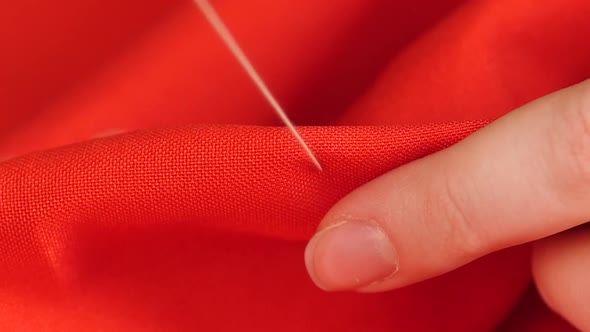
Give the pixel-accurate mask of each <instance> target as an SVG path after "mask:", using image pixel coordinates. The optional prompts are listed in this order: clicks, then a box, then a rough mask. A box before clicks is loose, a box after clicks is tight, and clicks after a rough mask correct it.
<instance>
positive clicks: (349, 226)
mask: <svg viewBox="0 0 590 332" xmlns="http://www.w3.org/2000/svg"><path fill="white" fill-rule="evenodd" d="M305 264H306V266H307V270H308V272H309V274H310V276H311V278H312V280H313V281H314V282H315V283H316V285H317V286H318V287H320V288H322V289H324V290H328V291H339V290H355V289H358V288H361V287H363V286H367V285H370V284H373V283H375V282H379V281H382V280H385V279H388V278H390V277H391V276H392V275H393V274H395V273H396V272H397V270H398V259H397V254H396V252H395V249H394V247H393V245H392V244H391V242H390V240H389V237H388V236H387V234H385V232H384V231H383V229H381V227H379V226H378V225H377V224H375V223H370V222H357V221H354V222H353V221H350V222H342V223H338V224H335V225H333V226H329V227H327V228H325V229H324V230H322V231H320V232H318V233H317V234H316V235H315V236H314V237H313V238H312V239H311V241H310V242H309V244H308V246H307V248H306V250H305Z"/></svg>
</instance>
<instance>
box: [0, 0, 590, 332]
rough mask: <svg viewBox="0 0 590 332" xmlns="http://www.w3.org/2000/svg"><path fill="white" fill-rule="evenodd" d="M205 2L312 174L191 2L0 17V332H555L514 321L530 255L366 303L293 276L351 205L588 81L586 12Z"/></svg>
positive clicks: (470, 4)
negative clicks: (331, 221) (310, 153)
mask: <svg viewBox="0 0 590 332" xmlns="http://www.w3.org/2000/svg"><path fill="white" fill-rule="evenodd" d="M214 4H215V6H216V7H217V8H218V9H219V11H220V13H221V15H222V16H223V17H224V18H225V19H226V21H227V22H228V24H229V25H230V27H231V28H232V30H233V31H235V33H236V36H237V38H238V39H239V40H240V41H241V43H242V44H243V46H244V48H245V49H246V51H247V52H248V54H249V55H250V56H251V57H252V60H253V62H254V63H255V64H256V66H257V67H258V68H259V69H260V71H261V73H262V75H263V76H264V77H265V78H266V79H267V81H268V83H269V85H270V86H271V88H272V89H273V91H275V92H276V94H277V96H278V97H279V99H280V100H281V102H282V103H283V104H284V106H285V108H286V109H288V110H289V112H290V114H291V115H292V116H293V118H294V119H295V120H296V122H297V123H299V124H302V125H322V126H319V127H306V128H302V133H303V135H304V136H305V138H306V139H307V140H308V141H309V142H310V144H311V146H312V147H313V149H314V151H316V152H317V154H318V156H319V158H320V160H321V161H322V163H323V164H324V165H325V167H326V170H325V172H322V173H318V172H317V171H315V170H314V169H313V168H312V166H311V165H310V164H309V162H308V161H307V159H306V157H305V156H304V155H303V154H302V152H301V151H300V150H299V148H298V147H297V145H296V144H295V143H294V141H293V140H292V138H291V137H290V136H289V134H288V132H286V131H285V130H284V129H280V128H276V127H269V126H273V125H277V124H279V122H278V121H277V119H276V118H275V116H274V115H273V113H272V111H271V110H270V109H269V108H268V106H267V105H266V103H265V102H264V100H263V99H262V98H261V97H260V95H259V94H258V93H257V92H256V90H255V88H254V87H253V85H252V84H251V83H250V82H249V80H248V79H247V77H246V76H245V75H244V74H243V71H242V70H241V69H240V68H239V66H238V65H237V64H236V63H235V61H234V60H233V58H232V57H231V56H230V55H229V53H228V52H227V50H226V49H225V47H224V46H223V45H222V44H221V42H220V41H219V39H218V38H217V36H216V35H215V34H214V33H213V32H212V31H211V29H210V27H209V26H208V24H207V23H206V21H205V20H204V19H203V17H202V16H201V15H200V14H199V12H198V11H197V10H196V9H195V7H194V6H193V5H192V4H191V2H190V1H188V0H186V1H185V0H175V1H145V0H143V1H135V0H132V1H124V2H120V1H115V0H101V1H98V0H87V1H74V0H56V1H53V2H42V1H19V2H16V1H15V2H11V3H7V4H4V5H3V6H2V7H3V8H2V10H1V13H2V14H0V15H1V17H2V19H1V20H0V44H1V45H2V52H1V53H0V66H1V68H0V69H1V70H0V107H1V108H2V109H3V110H4V112H2V113H1V114H0V159H2V158H3V157H4V158H5V159H9V158H8V157H16V158H14V159H10V160H7V161H5V162H2V163H0V271H1V272H2V273H0V329H1V330H2V331H105V330H106V331H194V330H199V331H200V330H204V331H206V330H214V331H233V330H246V331H247V330H252V331H260V330H263V331H264V330H272V331H274V330H280V331H302V330H303V331H331V330H339V331H358V330H370V331H391V330H401V331H432V330H447V331H482V330H491V329H494V328H496V327H499V326H501V327H499V329H500V330H506V331H510V330H511V329H514V328H515V327H516V328H517V329H518V330H519V331H549V330H560V331H563V330H565V329H567V324H565V323H564V322H562V321H560V320H559V319H558V318H557V317H556V316H554V315H553V314H551V313H550V312H549V311H548V310H547V309H546V308H545V307H543V306H542V305H541V304H540V302H539V301H538V299H537V300H536V301H532V302H531V301H520V300H519V299H520V297H521V296H522V295H523V294H525V298H526V299H529V298H534V292H529V293H526V292H525V291H526V289H527V287H528V285H529V284H530V275H529V274H530V273H529V266H528V249H527V248H526V247H520V248H514V249H510V250H506V251H504V252H502V253H498V254H494V255H490V256H489V257H486V258H484V259H482V260H480V261H477V262H475V263H473V264H470V265H468V266H466V267H464V268H462V269H459V270H458V271H456V272H453V273H450V274H448V275H445V276H443V277H440V278H435V279H433V280H430V281H427V282H424V283H421V284H419V285H415V286H412V287H408V288H406V289H402V290H399V291H395V292H390V293H386V294H379V295H358V294H326V293H323V292H321V291H319V290H317V289H316V288H315V287H314V286H313V285H312V284H311V282H310V281H309V279H308V277H307V276H306V273H305V269H304V266H303V258H302V255H303V248H304V246H305V240H307V239H308V238H309V237H310V236H311V234H312V232H313V230H314V228H315V226H316V225H317V224H318V223H319V221H320V219H321V216H322V215H323V213H325V212H326V210H327V209H328V208H329V207H330V205H331V204H333V203H334V202H335V201H336V200H338V198H340V197H342V196H344V195H345V194H346V193H347V192H349V191H350V190H352V189H353V188H355V187H356V186H358V185H360V184H362V183H364V182H366V181H368V180H370V179H371V178H374V177H376V176H378V175H379V174H381V173H383V172H386V171H387V170H390V169H393V168H395V167H397V166H399V165H402V164H405V163H407V162H409V161H411V160H413V159H416V158H419V157H421V156H425V155H427V154H429V153H432V152H435V151H437V150H440V149H442V148H444V147H445V146H448V145H450V144H452V143H454V142H456V141H458V140H460V139H462V138H463V137H465V136H466V135H468V134H470V133H471V132H473V131H475V130H477V129H478V128H480V127H481V126H483V125H485V123H487V121H489V120H491V119H494V118H496V117H498V116H501V115H502V114H504V113H506V112H508V111H510V110H512V109H514V108H515V107H518V106H520V105H522V104H523V103H526V102H528V101H530V100H532V99H534V98H536V97H539V96H541V95H544V94H546V93H548V92H551V91H554V90H556V89H559V88H562V87H565V86H567V85H570V84H573V83H576V82H577V81H579V80H581V79H583V78H586V77H588V76H590V61H588V60H587V59H590V44H589V43H588V42H587V38H586V36H588V35H590V21H589V20H588V19H587V18H588V17H590V16H589V15H590V2H588V1H587V0H571V1H568V2H563V1H557V0H541V1H539V0H534V1H533V0H482V1H461V0H446V1H439V0H417V1H402V0H399V1H385V0H383V1H379V0H373V1H366V0H351V1H340V0H327V1H312V0H306V1H297V2H293V1H289V0H255V1H238V0H225V1H222V0H220V1H214ZM228 125H230V126H228ZM251 125H255V126H251ZM335 125H338V126H342V125H346V126H348V127H335ZM385 125H386V126H387V127H382V126H385ZM370 126H381V127H370ZM112 130H123V131H126V132H129V133H125V134H123V135H120V136H116V137H107V138H102V139H93V138H95V137H96V136H99V135H102V134H103V133H104V132H111V131H112ZM65 145H67V146H65ZM425 245H427V244H425ZM531 294H532V295H531ZM519 301H520V302H519ZM531 303H536V304H534V305H532V304H531ZM515 307H516V308H517V309H514V310H513V308H515ZM531 313H536V314H531ZM508 317H510V318H509V319H508V320H507V321H506V322H505V323H503V322H504V321H505V320H506V319H507V318H508ZM539 317H543V318H542V319H539ZM539 322H543V323H542V324H541V323H539Z"/></svg>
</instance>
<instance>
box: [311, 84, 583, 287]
mask: <svg viewBox="0 0 590 332" xmlns="http://www.w3.org/2000/svg"><path fill="white" fill-rule="evenodd" d="M589 202H590V81H586V82H583V83H580V84H578V85H576V86H573V87H571V88H568V89H565V90H562V91H559V92H556V93H554V94H552V95H549V96H547V97H544V98H541V99H539V100H537V101H535V102H533V103H530V104H528V105H525V106H523V107H522V108H520V109H518V110H516V111H514V112H512V113H510V114H509V115H507V116H505V117H503V118H501V119H499V120H498V121H496V122H494V123H492V124H491V125H490V126H488V127H486V128H484V129H482V130H480V131H479V132H477V133H475V134H474V135H472V136H470V137H468V138H467V139H465V140H464V141H462V142H460V143H459V144H457V145H455V146H453V147H451V148H449V149H446V150H443V151H441V152H439V153H436V154H434V155H431V156H428V157H426V158H423V159H421V160H418V161H416V162H413V163H410V164H407V165H405V166H403V167H401V168H398V169H396V170H394V171H391V172H390V173H387V174H385V175H383V176H381V177H379V178H377V179H375V180H374V181H371V182H369V183H368V184H366V185H364V186H362V187H360V188H358V189H357V190H355V191H354V192H352V193H351V194H349V195H348V196H347V197H345V198H344V199H342V200H341V201H340V202H339V203H337V204H336V205H335V206H334V207H333V208H332V209H331V211H330V212H329V213H328V214H327V216H326V217H325V219H324V220H323V221H322V223H321V225H320V227H319V232H320V234H321V235H322V236H324V237H325V238H329V239H330V241H331V244H330V245H328V244H324V243H321V241H318V239H316V238H314V239H312V241H311V242H310V245H309V246H308V248H307V250H306V265H307V267H308V271H309V272H310V275H311V277H312V279H313V280H314V281H315V282H316V284H318V286H321V287H322V288H323V289H326V290H361V291H383V290H389V289H394V288H398V287H402V286H405V285H408V284H412V283H415V282H417V281H420V280H423V279H426V278H430V277H433V276H436V275H439V274H442V273H445V272H447V271H450V270H452V269H455V268H457V267H459V266H462V265H464V264H466V263H468V262H470V261H472V260H474V259H477V258H478V257H481V256H483V255H486V254H488V253H490V252H493V251H497V250H500V249H503V248H506V247H510V246H514V245H518V244H522V243H525V242H529V241H533V240H536V239H540V238H543V237H546V236H549V235H552V234H555V233H558V232H560V231H563V230H566V229H569V228H571V227H574V226H576V225H579V224H581V223H584V222H585V221H587V220H588V219H590V204H589ZM348 221H350V222H352V225H353V226H354V225H356V224H359V223H369V224H373V225H376V226H377V227H378V228H379V229H380V230H382V231H383V232H384V233H385V234H386V235H387V236H386V238H387V240H388V241H390V243H391V245H390V246H389V247H391V248H393V249H392V250H393V251H394V253H393V254H390V253H383V252H378V251H375V250H373V251H372V252H369V250H367V251H366V252H365V251H360V250H359V251H354V252H353V254H351V253H350V251H349V250H348V251H347V250H345V248H343V247H342V246H345V245H346V243H353V242H355V241H357V239H355V238H354V237H350V234H355V233H354V232H351V231H350V228H351V227H352V226H350V225H348V224H347V229H348V231H347V232H346V234H348V235H347V236H349V237H350V238H347V239H341V240H338V235H337V234H336V233H333V232H337V231H338V228H337V227H332V229H331V230H330V232H331V233H332V234H331V235H330V236H327V235H326V234H322V233H325V232H321V231H322V230H325V229H326V228H330V226H331V225H335V224H339V223H342V222H348ZM338 246H340V247H338ZM375 247H379V248H386V247H387V246H384V245H376V246H375ZM339 252H342V253H346V255H349V257H350V260H349V262H348V263H347V264H348V266H345V267H339V266H338V264H340V263H338V264H334V262H333V261H330V260H334V259H336V258H335V257H336V256H337V255H338V253H339ZM376 253H377V254H380V255H382V256H384V257H385V256H387V257H392V256H391V255H394V256H395V257H396V259H397V262H396V263H395V264H390V265H391V267H392V268H393V267H395V271H393V270H392V272H395V274H393V275H388V274H387V273H385V270H384V267H386V265H383V264H385V263H383V264H382V265H380V266H379V267H378V268H376V269H377V270H379V272H380V273H378V274H377V273H372V271H371V270H370V268H367V266H366V265H367V264H365V263H363V264H361V265H362V271H359V273H358V275H352V274H351V273H349V271H353V270H354V264H357V263H356V262H361V261H362V262H366V261H375V262H385V260H383V259H381V260H380V261H379V260H371V259H368V257H369V255H374V254H376ZM338 261H339V262H345V260H343V259H338ZM343 271H346V273H344V272H343ZM361 272H362V273H361ZM507 272H508V271H507ZM385 275H387V277H386V278H385V277H384V276H385ZM372 279H375V280H372Z"/></svg>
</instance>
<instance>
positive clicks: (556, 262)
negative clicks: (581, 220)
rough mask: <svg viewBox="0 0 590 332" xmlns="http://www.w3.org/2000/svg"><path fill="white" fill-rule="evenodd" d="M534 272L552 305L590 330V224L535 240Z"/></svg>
mask: <svg viewBox="0 0 590 332" xmlns="http://www.w3.org/2000/svg"><path fill="white" fill-rule="evenodd" d="M533 275H534V278H535V282H536V284H537V288H538V289H539V293H540V294H541V296H542V298H543V299H544V300H545V302H546V303H547V304H548V305H549V307H551V308H552V309H553V310H554V311H555V312H557V313H558V314H560V315H561V316H562V317H563V318H565V319H567V320H568V321H569V322H570V323H571V324H572V325H574V326H575V327H576V328H578V329H579V330H581V331H584V332H587V331H588V332H590V315H589V313H590V227H583V228H579V229H575V230H572V231H568V232H565V233H562V234H559V235H555V236H552V237H550V238H548V239H545V240H541V241H539V242H537V243H535V246H534V250H533Z"/></svg>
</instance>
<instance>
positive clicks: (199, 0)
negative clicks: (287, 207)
mask: <svg viewBox="0 0 590 332" xmlns="http://www.w3.org/2000/svg"><path fill="white" fill-rule="evenodd" d="M194 2H195V4H196V5H197V6H198V7H199V8H200V9H201V11H202V12H203V14H204V15H205V17H206V18H207V20H208V21H209V23H211V25H212V26H213V29H215V31H216V32H217V33H218V34H219V36H220V37H221V39H222V40H223V41H224V42H225V44H226V46H227V47H228V48H229V49H230V51H231V52H232V54H233V55H234V57H235V58H236V60H238V62H239V63H240V64H241V65H242V67H243V68H244V70H245V71H246V73H247V74H248V76H250V78H251V79H252V81H253V82H254V84H256V86H257V87H258V89H259V90H260V92H261V93H262V95H263V96H264V97H265V98H266V100H267V101H268V102H269V103H270V105H271V106H272V108H273V109H274V111H275V112H276V113H277V115H278V116H279V117H280V118H281V120H282V121H283V123H284V124H285V125H286V126H287V128H289V130H290V131H291V133H292V134H293V136H295V139H297V141H298V142H299V144H300V145H301V147H302V148H303V149H304V150H305V152H306V153H307V155H308V156H309V157H310V158H311V160H312V162H313V163H314V165H315V166H316V167H317V168H318V169H319V170H320V171H321V170H322V165H321V164H320V162H319V161H318V159H317V158H316V156H315V155H314V153H313V152H312V151H311V149H310V148H309V146H308V145H307V143H305V140H303V137H301V135H300V134H299V132H298V131H297V129H296V128H295V125H293V123H292V122H291V120H289V117H287V114H286V113H285V110H283V108H282V107H281V105H280V104H279V102H278V101H277V100H276V98H275V97H274V96H273V94H272V93H271V92H270V89H269V88H268V87H267V86H266V84H265V83H264V80H263V79H262V78H261V77H260V75H259V74H258V72H257V71H256V69H255V68H254V66H253V65H252V63H251V62H250V60H248V57H247V56H246V54H245V53H244V51H243V50H242V48H241V47H240V46H239V44H238V43H237V41H236V40H235V38H234V37H233V35H232V34H231V32H230V31H229V29H228V28H227V27H226V26H225V24H224V23H223V21H222V20H221V18H220V17H219V15H218V14H217V12H216V11H215V8H213V6H211V4H210V3H209V1H208V0H194Z"/></svg>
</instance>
